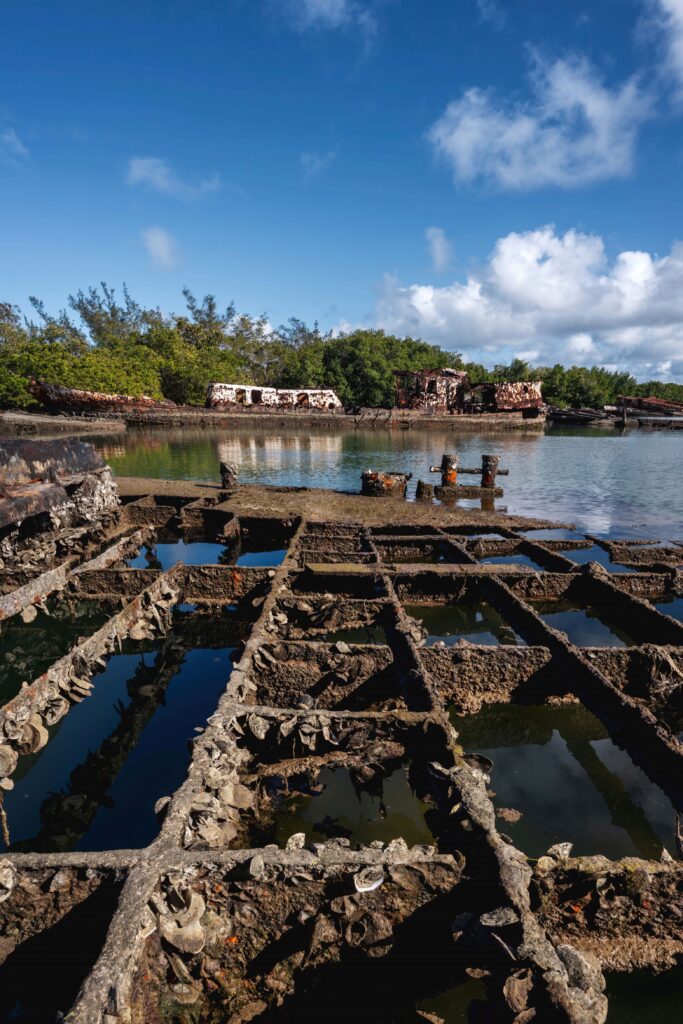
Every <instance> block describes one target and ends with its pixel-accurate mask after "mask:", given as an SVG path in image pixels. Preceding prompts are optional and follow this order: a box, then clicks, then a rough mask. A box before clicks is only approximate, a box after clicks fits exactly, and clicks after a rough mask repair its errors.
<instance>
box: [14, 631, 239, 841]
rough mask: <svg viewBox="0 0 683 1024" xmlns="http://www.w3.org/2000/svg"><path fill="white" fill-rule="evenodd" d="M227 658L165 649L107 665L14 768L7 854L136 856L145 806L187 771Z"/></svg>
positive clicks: (149, 821)
mask: <svg viewBox="0 0 683 1024" xmlns="http://www.w3.org/2000/svg"><path fill="white" fill-rule="evenodd" d="M233 650H234V649H233V648H222V649H215V650H214V649H208V648H197V649H194V650H191V651H187V650H184V649H181V648H178V647H177V646H176V645H175V644H174V642H173V641H170V642H167V643H165V644H164V643H162V642H159V643H158V644H156V645H155V649H153V650H151V651H148V652H147V653H145V654H138V653H136V654H121V655H115V656H113V657H111V658H110V659H109V661H108V663H107V667H106V668H105V670H104V671H103V672H102V673H101V674H100V675H98V676H95V677H94V683H95V689H94V691H93V692H92V694H91V696H89V697H88V698H87V699H86V700H84V701H82V702H81V703H80V704H77V705H76V706H75V707H73V708H72V709H71V711H70V712H69V714H68V715H67V716H66V717H65V718H63V719H62V721H61V722H59V723H58V724H57V725H56V726H55V727H54V728H53V729H52V730H51V737H50V742H49V743H48V744H47V746H46V747H44V748H43V750H41V751H40V752H39V753H37V754H35V755H33V756H31V757H25V758H22V759H20V762H19V767H18V769H17V772H16V774H15V777H14V781H15V786H14V789H13V790H12V791H11V792H9V793H6V794H5V799H4V807H5V810H6V812H7V817H8V824H9V831H10V838H11V841H12V846H11V849H17V850H23V851H27V850H35V851H38V850H39V851H44V850H48V851H49V850H73V849H76V850H106V849H111V848H135V847H140V846H145V845H146V844H147V843H149V842H151V841H152V840H153V839H154V837H155V836H156V834H157V831H158V825H157V820H156V816H155V814H154V804H155V802H156V801H157V800H158V799H159V798H160V797H162V796H166V795H170V794H172V793H173V791H174V790H175V789H176V788H177V787H178V786H179V785H180V783H181V782H182V780H183V778H184V776H185V772H186V769H187V763H188V760H189V756H188V748H187V744H188V741H189V740H191V739H192V738H193V736H194V728H195V726H202V725H203V724H204V723H205V721H206V718H207V717H208V716H209V715H211V714H212V713H213V711H214V709H215V706H216V703H217V701H218V698H219V696H220V694H221V693H222V691H223V689H224V688H225V684H226V682H227V680H228V678H229V675H230V672H231V669H232V660H231V656H232V653H233Z"/></svg>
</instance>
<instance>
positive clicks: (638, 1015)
mask: <svg viewBox="0 0 683 1024" xmlns="http://www.w3.org/2000/svg"><path fill="white" fill-rule="evenodd" d="M606 981H607V989H606V995H607V998H608V1000H609V1012H608V1014H607V1024H680V1022H681V1020H682V1019H683V970H682V969H681V968H680V967H679V968H674V969H673V970H670V971H665V972H664V974H653V973H652V972H651V971H633V972H632V973H631V974H608V975H607V976H606Z"/></svg>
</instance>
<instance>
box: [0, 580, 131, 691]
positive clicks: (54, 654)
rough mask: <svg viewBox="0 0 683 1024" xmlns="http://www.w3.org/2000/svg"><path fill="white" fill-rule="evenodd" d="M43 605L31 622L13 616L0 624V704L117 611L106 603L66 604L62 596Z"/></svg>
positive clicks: (82, 602)
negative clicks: (44, 608)
mask: <svg viewBox="0 0 683 1024" xmlns="http://www.w3.org/2000/svg"><path fill="white" fill-rule="evenodd" d="M46 608H47V611H42V610H38V615H37V617H36V618H35V619H34V620H33V622H22V621H21V619H20V618H19V616H16V617H14V618H12V619H9V620H8V621H7V622H5V623H3V624H2V626H0V665H2V670H1V671H0V704H4V703H5V702H6V701H8V700H11V699H12V697H14V696H15V694H17V693H18V692H19V689H20V688H21V684H22V683H23V682H27V683H32V682H33V680H34V679H37V678H38V676H39V675H42V673H43V672H45V671H46V669H48V668H49V667H50V665H52V664H53V663H54V662H55V661H57V659H58V658H61V657H63V656H64V655H65V654H67V653H68V651H69V650H70V649H71V648H72V647H73V645H74V644H75V643H76V642H77V641H78V638H79V637H81V636H90V635H91V634H92V633H95V632H96V631H97V630H98V629H99V628H100V626H103V625H104V623H105V622H106V621H107V619H108V618H109V617H110V616H111V615H113V614H114V612H115V611H116V608H115V607H114V606H113V605H107V604H106V602H102V601H74V602H73V603H72V604H67V602H66V600H65V599H64V598H62V597H51V598H49V599H48V601H47V602H46Z"/></svg>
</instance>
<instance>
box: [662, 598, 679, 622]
mask: <svg viewBox="0 0 683 1024" xmlns="http://www.w3.org/2000/svg"><path fill="white" fill-rule="evenodd" d="M655 608H656V609H657V611H660V612H664V614H665V615H670V616H671V617H672V618H673V619H678V621H679V622H683V597H670V598H669V599H668V600H666V601H660V602H659V603H658V604H656V605H655Z"/></svg>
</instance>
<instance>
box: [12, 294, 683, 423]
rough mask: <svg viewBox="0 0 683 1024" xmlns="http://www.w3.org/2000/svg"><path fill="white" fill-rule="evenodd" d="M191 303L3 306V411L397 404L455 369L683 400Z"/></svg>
mask: <svg viewBox="0 0 683 1024" xmlns="http://www.w3.org/2000/svg"><path fill="white" fill-rule="evenodd" d="M183 295H184V298H185V309H184V311H183V312H182V313H178V314H176V313H173V314H164V313H162V312H161V311H160V310H159V309H150V308H146V307H144V306H141V305H140V304H139V303H137V302H136V301H135V300H134V299H133V298H132V297H131V295H130V293H129V292H128V290H127V288H126V287H125V286H124V288H123V291H122V295H121V297H120V298H119V297H118V296H117V295H116V293H115V291H114V289H113V288H110V287H108V286H107V285H106V284H105V283H103V284H102V285H101V286H100V288H99V289H98V288H89V289H88V290H87V291H86V292H83V291H79V292H77V293H76V294H75V295H70V296H69V297H68V303H67V308H66V309H64V310H62V311H61V312H60V313H59V314H58V315H57V316H53V315H51V314H50V313H48V312H47V311H46V309H45V306H44V304H43V303H42V302H41V301H40V300H39V299H37V298H35V297H32V298H31V299H30V303H31V308H32V311H33V312H32V315H31V317H30V318H29V317H22V315H21V313H20V311H19V309H18V308H17V307H16V306H14V305H12V304H11V303H0V408H5V409H12V408H14V409H17V408H18V409H30V408H32V407H35V406H36V405H37V403H36V400H35V399H34V398H33V396H32V395H31V393H30V391H29V390H28V385H29V382H30V380H31V378H37V379H39V380H44V381H46V382H48V383H50V384H60V385H63V386H66V387H73V388H82V389H84V390H89V391H103V392H107V393H110V394H111V393H113V394H125V395H132V396H139V395H143V394H144V395H149V396H150V397H152V398H168V399H171V400H172V401H174V402H177V403H178V404H181V405H203V404H204V400H205V396H206V388H207V386H208V384H210V383H211V382H212V381H223V382H226V383H230V382H234V383H244V384H254V385H262V386H264V387H283V388H285V387H293V388H318V387H325V388H333V389H334V390H335V391H336V393H337V394H338V395H339V398H340V400H341V402H342V403H343V405H344V406H346V407H347V408H348V407H362V406H374V407H384V408H390V407H391V406H392V405H393V404H394V376H393V371H394V370H422V369H431V368H442V367H444V366H451V367H454V368H456V369H464V370H466V371H467V372H468V374H469V376H470V380H471V381H472V383H473V384H483V383H487V382H497V381H520V380H540V381H542V385H543V395H544V398H545V400H546V401H547V402H548V403H549V404H551V405H557V406H561V407H572V408H580V407H590V408H599V407H601V406H603V405H608V404H612V403H614V401H615V400H616V398H617V397H618V396H619V395H623V394H629V395H643V396H645V395H656V396H658V397H662V398H670V399H673V400H675V401H683V385H679V384H673V383H669V384H667V383H661V382H660V381H647V382H645V383H638V382H637V381H636V379H635V378H634V377H632V376H631V375H630V374H628V373H625V372H621V371H610V370H607V369H605V368H602V367H598V366H593V367H591V368H590V369H589V368H587V367H583V366H571V367H563V366H561V365H560V364H559V363H558V364H556V365H555V366H551V367H531V366H529V364H528V363H526V362H525V361H524V360H521V359H514V360H513V361H512V363H510V365H509V366H508V365H497V366H494V367H493V369H487V368H486V367H484V366H482V365H481V364H479V363H468V362H465V361H464V360H463V359H462V357H461V355H460V354H458V353H454V352H446V351H444V350H443V349H441V348H439V347H438V346H436V345H429V344H428V343H427V342H425V341H422V340H420V339H416V338H411V337H406V338H398V337H395V336H394V335H391V334H386V333H385V332H384V331H381V330H370V329H359V330H354V331H350V332H348V333H344V334H339V335H336V336H332V334H331V333H323V332H321V331H320V330H319V328H318V325H317V324H314V325H313V327H308V326H307V325H306V324H305V323H304V322H303V321H301V320H297V319H291V320H290V321H289V322H288V323H287V324H285V325H283V326H281V327H279V328H277V329H273V328H272V326H271V325H270V324H269V323H268V321H267V319H266V317H265V316H261V317H251V316H247V315H245V314H240V313H238V312H237V310H236V308H235V306H234V304H232V303H231V304H230V305H229V306H228V307H227V308H226V309H220V308H219V307H218V304H217V302H216V300H215V298H214V296H213V295H206V296H204V298H203V299H202V300H201V301H199V300H198V299H197V298H195V296H194V295H193V294H192V293H191V292H190V291H189V290H188V289H184V291H183Z"/></svg>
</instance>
